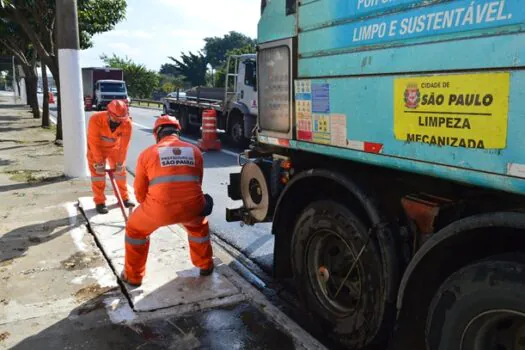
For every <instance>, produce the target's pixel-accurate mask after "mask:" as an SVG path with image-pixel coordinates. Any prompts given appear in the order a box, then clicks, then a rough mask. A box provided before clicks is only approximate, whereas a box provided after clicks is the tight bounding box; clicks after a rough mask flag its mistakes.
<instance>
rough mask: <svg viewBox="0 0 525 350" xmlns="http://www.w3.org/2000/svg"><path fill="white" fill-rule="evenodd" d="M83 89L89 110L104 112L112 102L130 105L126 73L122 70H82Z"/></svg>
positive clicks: (91, 68)
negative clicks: (122, 102) (125, 79)
mask: <svg viewBox="0 0 525 350" xmlns="http://www.w3.org/2000/svg"><path fill="white" fill-rule="evenodd" d="M82 87H83V89H84V106H85V107H86V108H87V109H91V107H93V108H94V109H95V110H97V111H99V110H102V109H103V108H105V107H106V106H107V105H108V103H110V102H111V101H112V100H125V101H127V102H128V103H129V97H128V89H127V87H126V82H125V81H124V72H123V71H122V69H120V68H93V67H89V68H82ZM89 102H91V103H89Z"/></svg>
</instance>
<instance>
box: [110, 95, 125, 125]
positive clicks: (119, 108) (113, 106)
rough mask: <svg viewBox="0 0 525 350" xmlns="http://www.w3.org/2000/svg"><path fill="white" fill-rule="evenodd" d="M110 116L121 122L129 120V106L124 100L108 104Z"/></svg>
mask: <svg viewBox="0 0 525 350" xmlns="http://www.w3.org/2000/svg"><path fill="white" fill-rule="evenodd" d="M108 113H109V116H110V117H112V118H114V119H116V120H118V121H120V122H123V121H126V120H128V119H129V110H128V105H127V104H126V103H125V102H124V101H122V100H113V101H111V102H110V103H109V104H108Z"/></svg>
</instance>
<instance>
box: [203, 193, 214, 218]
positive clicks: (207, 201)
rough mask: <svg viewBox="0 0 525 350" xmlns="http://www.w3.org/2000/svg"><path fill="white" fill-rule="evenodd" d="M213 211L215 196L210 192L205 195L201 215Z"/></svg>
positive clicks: (206, 214)
mask: <svg viewBox="0 0 525 350" xmlns="http://www.w3.org/2000/svg"><path fill="white" fill-rule="evenodd" d="M212 211H213V198H212V197H211V196H210V195H209V194H205V195H204V208H203V209H202V212H201V216H208V215H210V214H211V212H212Z"/></svg>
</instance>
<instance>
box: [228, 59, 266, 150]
mask: <svg viewBox="0 0 525 350" xmlns="http://www.w3.org/2000/svg"><path fill="white" fill-rule="evenodd" d="M226 72H227V74H226V82H225V86H226V89H225V95H224V101H225V109H226V111H228V117H227V120H226V124H227V125H226V127H227V130H228V133H229V134H230V137H231V138H232V139H233V140H234V143H236V144H238V145H242V144H243V140H249V139H250V137H251V135H252V130H253V128H254V127H255V121H256V118H257V111H258V108H257V55H256V54H244V55H233V56H230V57H229V58H228V64H227V67H226Z"/></svg>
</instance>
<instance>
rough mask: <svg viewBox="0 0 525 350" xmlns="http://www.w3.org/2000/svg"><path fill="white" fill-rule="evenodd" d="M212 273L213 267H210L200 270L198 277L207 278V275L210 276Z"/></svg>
mask: <svg viewBox="0 0 525 350" xmlns="http://www.w3.org/2000/svg"><path fill="white" fill-rule="evenodd" d="M212 272H213V266H212V267H210V268H209V269H201V271H200V275H201V276H203V277H204V276H209V275H211V274H212Z"/></svg>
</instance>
